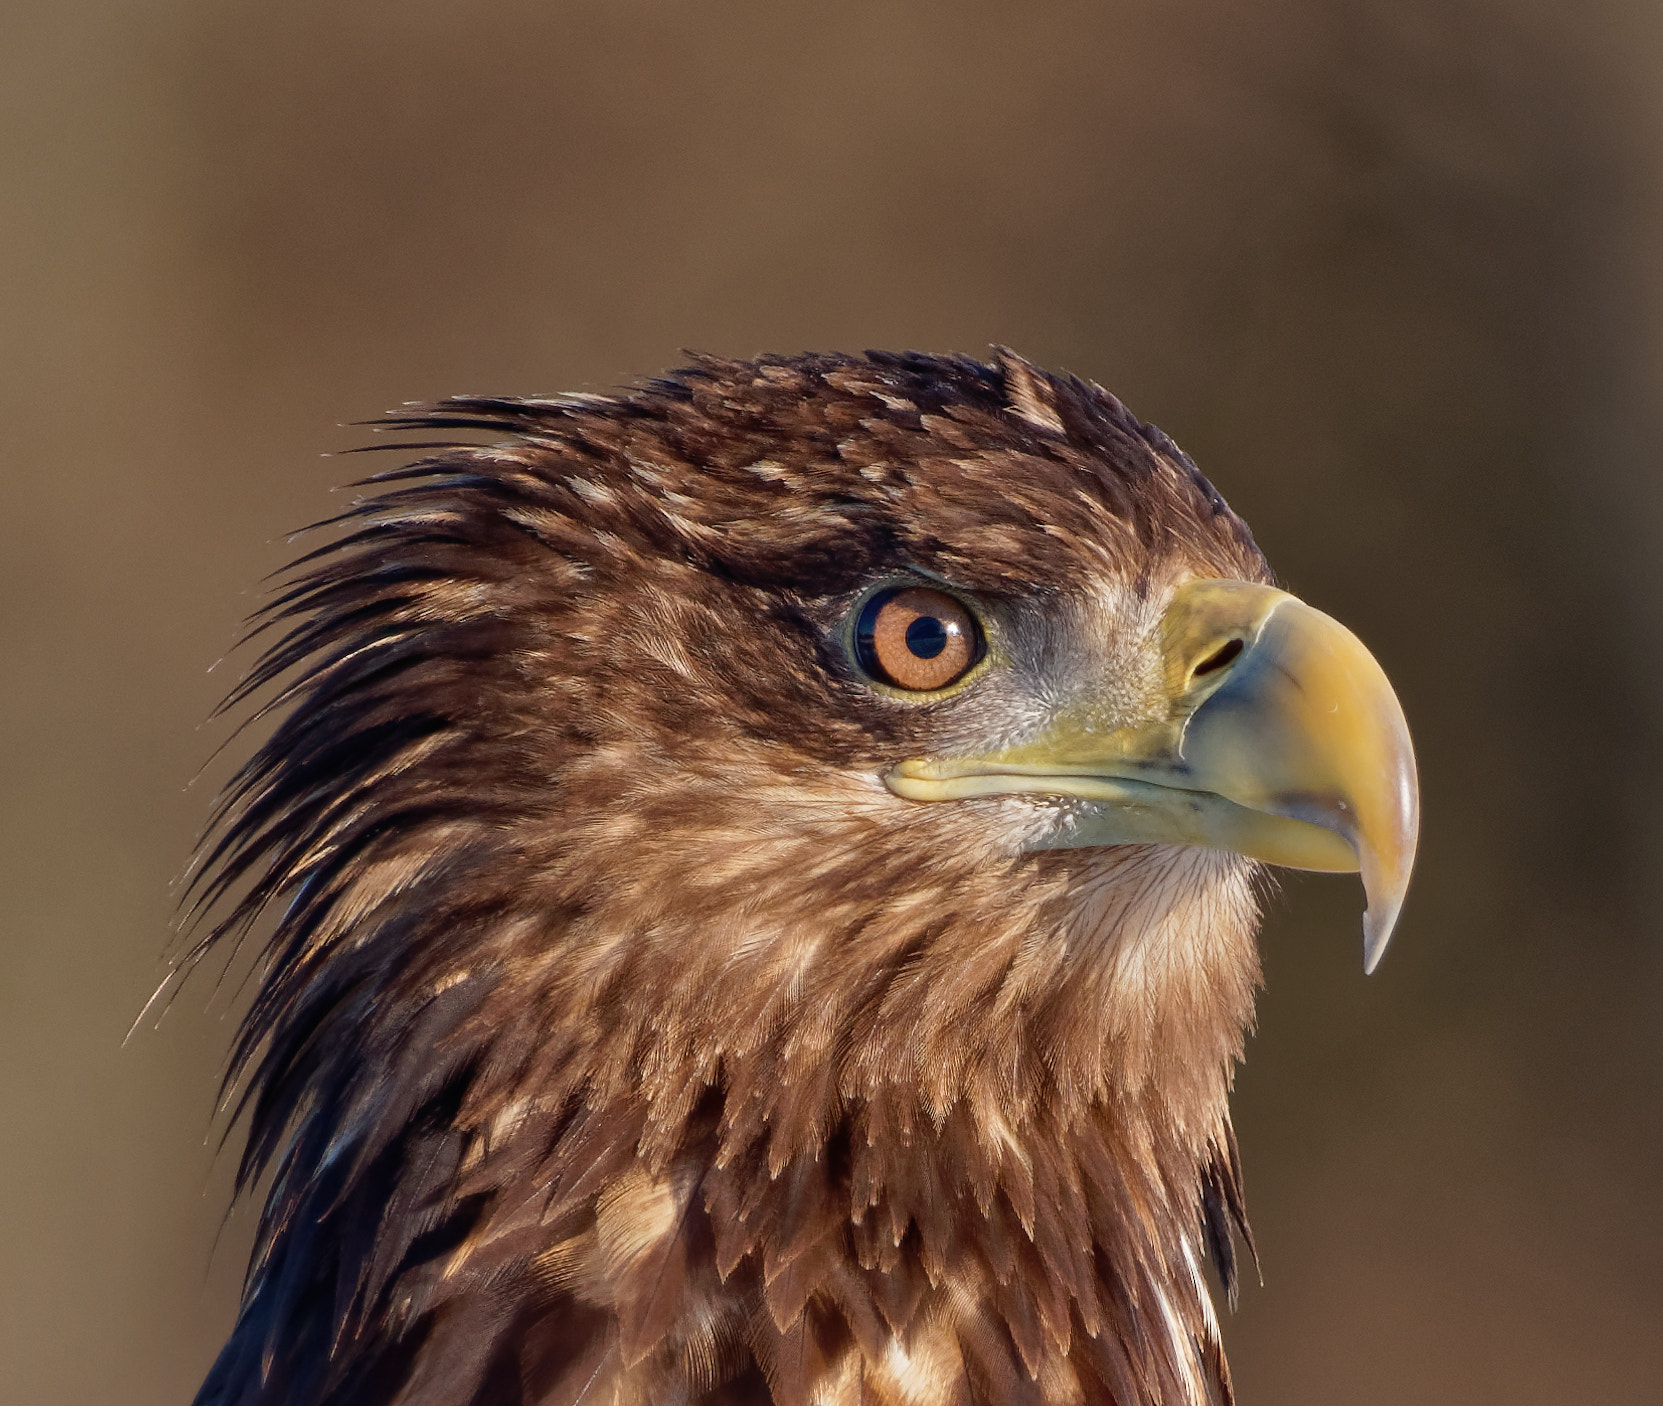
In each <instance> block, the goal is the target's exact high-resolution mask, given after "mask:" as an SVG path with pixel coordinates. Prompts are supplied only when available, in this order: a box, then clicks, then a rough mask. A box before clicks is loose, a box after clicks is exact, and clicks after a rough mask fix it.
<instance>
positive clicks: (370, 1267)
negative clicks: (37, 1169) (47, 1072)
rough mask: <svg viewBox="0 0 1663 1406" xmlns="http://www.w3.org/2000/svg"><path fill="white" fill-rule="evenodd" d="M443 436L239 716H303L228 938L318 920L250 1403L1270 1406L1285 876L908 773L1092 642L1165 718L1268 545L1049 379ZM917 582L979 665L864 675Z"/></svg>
mask: <svg viewBox="0 0 1663 1406" xmlns="http://www.w3.org/2000/svg"><path fill="white" fill-rule="evenodd" d="M395 423H396V424H397V425H398V426H400V427H402V428H407V429H414V430H418V431H423V432H425V434H426V436H427V438H428V439H430V440H431V439H432V438H433V437H434V436H435V435H436V434H437V435H440V436H442V437H446V439H447V442H446V443H443V444H440V445H434V444H432V443H428V444H425V445H422V446H420V447H421V448H423V449H425V450H427V451H429V452H430V454H431V457H428V458H425V459H423V460H421V461H420V462H419V463H416V464H413V465H411V466H410V467H407V468H403V469H399V470H396V471H394V472H391V473H387V474H382V475H379V476H377V477H376V478H374V479H372V480H370V481H369V482H370V483H371V484H372V485H374V488H373V491H372V492H371V493H370V495H369V496H366V497H365V498H363V499H362V500H360V501H359V502H357V503H356V504H355V505H354V506H353V507H352V508H351V509H350V510H349V511H348V512H347V513H346V514H345V515H344V516H343V517H342V518H341V519H339V520H338V521H337V524H336V526H337V527H338V529H339V536H338V537H337V539H336V540H334V541H333V542H332V543H331V544H330V545H328V546H325V547H323V548H322V549H320V550H319V551H318V552H315V553H313V554H312V555H311V556H309V557H307V558H303V559H302V561H301V563H300V564H299V565H298V567H297V568H296V570H297V573H298V574H297V575H296V577H295V578H294V579H293V582H292V585H291V586H290V587H289V589H287V591H286V593H284V594H282V595H281V596H280V597H279V598H278V599H277V600H276V601H275V603H274V604H273V605H272V606H270V607H269V608H268V609H267V611H266V612H265V614H264V616H263V617H262V618H261V621H260V627H261V628H262V629H275V630H277V631H279V632H283V631H286V633H283V634H282V636H281V639H280V641H279V642H278V643H276V644H274V645H273V646H272V647H271V648H270V650H269V652H268V653H267V654H266V655H265V656H264V657H263V658H262V659H261V661H260V662H259V664H258V665H257V666H256V667H255V669H254V671H253V673H252V675H251V676H250V677H249V678H248V679H247V680H246V681H245V682H244V683H243V685H242V686H241V687H240V688H239V689H238V690H237V693H236V695H235V697H234V699H233V702H240V701H242V700H244V699H247V698H250V697H253V696H258V695H265V694H270V695H271V698H270V701H269V702H268V704H267V707H268V708H269V709H270V710H271V711H272V713H273V715H274V716H277V717H280V719H281V721H279V722H278V723H277V724H276V726H275V729H274V731H273V732H272V734H271V736H270V738H269V740H267V741H266V742H265V744H264V746H263V747H262V748H261V749H260V750H259V752H258V753H257V754H256V755H255V757H254V758H253V760H251V761H250V762H249V763H248V765H247V766H246V767H245V768H244V770H243V771H242V772H241V774H240V775H239V777H238V778H237V780H236V782H235V783H234V784H233V786H232V787H231V788H230V791H229V793H228V795H227V797H226V798H225V800H224V801H223V802H222V806H221V809H220V811H219V813H218V816H217V821H216V834H215V837H214V838H213V839H212V840H211V842H210V844H209V846H208V847H207V849H206V855H205V865H204V868H203V871H202V875H201V876H200V878H199V880H198V895H197V901H198V903H199V904H203V905H209V906H212V905H215V904H222V905H224V907H225V909H226V916H224V917H223V918H222V920H220V921H219V922H218V925H217V926H215V927H213V928H212V931H211V932H210V933H209V934H208V935H207V936H206V937H205V938H204V939H203V941H202V943H201V944H200V945H199V946H198V948H197V950H196V952H195V954H194V955H195V956H197V957H200V956H201V955H203V954H204V953H205V952H208V951H210V950H212V949H214V948H216V947H218V946H220V945H221V944H227V943H230V942H231V941H233V940H235V938H236V937H237V935H238V934H240V933H241V932H243V931H244V930H245V929H247V928H249V927H250V925H252V924H255V923H256V921H257V920H258V919H259V918H260V915H261V914H263V913H269V914H272V915H274V918H273V919H272V922H273V923H274V926H272V927H271V931H270V936H269V939H267V944H268V945H267V947H266V949H265V952H266V955H265V961H264V964H263V966H262V968H261V974H260V979H259V984H258V991H257V994H256V996H255V999H254V1002H253V1006H252V1009H251V1010H250V1012H249V1015H248V1017H247V1021H246V1023H245V1025H244V1027H243V1030H242V1034H241V1038H240V1040H239V1042H238V1044H237V1047H236V1051H235V1072H236V1076H237V1077H239V1078H240V1079H242V1080H243V1081H244V1085H245V1088H246V1092H245V1099H246V1104H247V1108H248V1109H249V1110H250V1128H249V1138H248V1146H247V1150H246V1153H245V1156H244V1160H243V1166H242V1180H243V1184H244V1185H245V1186H246V1185H249V1184H252V1183H253V1182H254V1181H255V1180H256V1179H257V1178H258V1177H260V1176H261V1175H262V1174H264V1173H267V1172H269V1173H270V1176H271V1182H270V1190H269V1193H268V1196H267V1201H266V1205H265V1211H264V1215H263V1217H262V1220H261V1226H260V1234H259V1240H258V1245H257V1247H256V1250H255V1254H254V1258H253V1263H252V1265H251V1267H250V1270H249V1277H248V1282H247V1288H246V1291H245V1295H244V1300H243V1305H242V1310H241V1314H240V1316H239V1318H238V1320H237V1324H236V1327H235V1329H234V1331H233V1332H232V1335H231V1337H230V1340H229V1341H228V1343H227V1344H226V1346H225V1348H224V1350H223V1352H222V1353H221V1355H220V1357H219V1360H218V1361H217V1362H216V1364H215V1365H214V1368H213V1370H212V1372H211V1373H210V1375H209V1377H208V1380H207V1382H206V1384H205V1385H204V1386H203V1388H202V1391H201V1394H200V1396H199V1397H198V1401H199V1402H201V1403H204V1404H206V1403H214V1404H215V1406H220V1404H221V1403H223V1406H255V1403H261V1406H267V1404H268V1403H269V1406H276V1404H277V1403H283V1406H321V1403H340V1406H346V1403H352V1406H375V1403H381V1402H389V1403H390V1402H395V1401H396V1402H400V1403H409V1406H462V1404H463V1403H505V1402H515V1403H518V1402H527V1403H532V1402H535V1403H546V1406H611V1403H617V1406H647V1404H648V1403H652V1404H653V1406H669V1404H670V1403H683V1402H685V1403H692V1402H708V1403H718V1402H722V1403H726V1402H733V1403H738V1402H747V1403H751V1402H754V1403H762V1402H766V1401H769V1400H770V1399H771V1400H772V1401H774V1402H776V1403H778V1404H779V1406H808V1403H811V1402H814V1403H845V1402H847V1403H854V1402H860V1401H869V1402H876V1403H885V1404H886V1406H887V1404H888V1403H897V1406H899V1404H900V1403H905V1406H935V1404H936V1403H949V1402H952V1403H961V1402H962V1403H970V1402H1033V1403H1036V1406H1038V1403H1044V1406H1065V1403H1067V1404H1068V1406H1072V1404H1073V1403H1086V1402H1093V1403H1106V1402H1114V1403H1120V1406H1140V1404H1142V1403H1201V1402H1223V1401H1227V1400H1228V1399H1229V1396H1230V1389H1229V1379H1228V1373H1227V1371H1226V1368H1225V1365H1224V1360H1223V1357H1222V1355H1221V1352H1220V1349H1219V1344H1218V1333H1217V1325H1216V1322H1215V1320H1214V1317H1213V1311H1212V1308H1211V1306H1210V1304H1209V1302H1208V1291H1207V1287H1206V1282H1205V1279H1204V1274H1203V1266H1204V1264H1205V1263H1206V1262H1207V1261H1208V1260H1209V1259H1210V1261H1211V1263H1212V1265H1213V1266H1214V1268H1215V1270H1216V1273H1217V1275H1218V1277H1219V1279H1220V1280H1221V1281H1222V1284H1223V1286H1224V1287H1225V1289H1226V1291H1227V1292H1229V1293H1231V1294H1233V1293H1234V1286H1235V1280H1236V1260H1235V1255H1234V1251H1233V1247H1232V1236H1233V1235H1241V1236H1245V1235H1246V1233H1247V1228H1246V1222H1245V1220H1244V1218H1243V1210H1242V1201H1241V1189H1240V1188H1241V1182H1240V1173H1239V1169H1238V1166H1237V1158H1236V1150H1235V1141H1234V1137H1233V1135H1232V1132H1231V1128H1230V1120H1229V1114H1228V1110H1227V1106H1226V1098H1227V1092H1228V1089H1229V1085H1230V1080H1231V1072H1232V1069H1233V1067H1234V1062H1235V1061H1236V1059H1237V1058H1238V1057H1239V1055H1240V1053H1241V1048H1242V1037H1243V1032H1244V1030H1245V1028H1246V1026H1247V1024H1248V1022H1249V1020H1250V1018H1251V1010H1252V995H1253V991H1254V988H1255V983H1256V981H1257V979H1258V971H1259V968H1258V963H1257V956H1256V950H1255V945H1254V934H1255V929H1256V924H1257V910H1256V905H1255V900H1254V895H1253V887H1254V878H1255V874H1256V872H1257V871H1258V866H1257V865H1256V864H1255V863H1254V862H1253V861H1251V860H1248V859H1245V858H1242V857H1240V856H1238V855H1233V854H1227V853H1223V852H1220V851H1218V850H1213V849H1202V848H1184V847H1179V846H1175V845H1108V846H1099V847H1095V848H1078V849H1071V848H1043V849H1032V848H1028V847H1026V846H1025V837H1027V836H1030V835H1031V834H1032V833H1034V832H1035V831H1036V827H1038V826H1040V825H1042V824H1051V823H1054V822H1055V819H1056V816H1057V814H1058V808H1059V806H1060V805H1061V806H1064V808H1066V807H1065V803H1058V802H1047V801H1043V800H1037V799H1035V798H1033V797H1029V796H982V797H976V798H972V799H967V800H963V801H959V802H955V803H953V804H950V805H929V804H918V803H915V802H913V801H909V800H904V799H901V798H900V797H899V796H897V795H895V794H893V793H892V792H891V791H890V790H889V789H887V788H886V786H885V785H884V784H883V781H882V779H881V778H882V777H883V775H884V774H885V772H886V769H888V768H890V767H892V766H893V765H895V764H896V763H897V762H899V761H901V760H903V759H905V758H907V757H913V756H929V755H939V754H952V753H954V752H955V751H962V750H964V749H965V748H967V747H974V746H985V745H989V744H988V739H990V738H991V739H995V740H998V739H1003V738H1009V737H1015V736H1018V735H1020V734H1021V733H1022V731H1023V729H1024V728H1025V727H1027V726H1028V724H1029V723H1030V722H1031V721H1032V719H1033V718H1034V717H1035V716H1037V715H1038V714H1039V713H1042V712H1043V711H1044V710H1045V709H1046V708H1048V707H1050V706H1052V705H1053V704H1054V703H1056V702H1057V701H1058V700H1059V699H1062V698H1064V697H1065V696H1066V695H1067V694H1068V690H1069V688H1070V686H1071V684H1070V680H1071V679H1073V678H1075V676H1076V673H1077V671H1078V669H1079V668H1081V667H1084V665H1085V664H1089V666H1090V670H1091V672H1092V675H1093V677H1095V678H1098V679H1103V678H1107V679H1110V680H1111V681H1114V686H1113V688H1111V689H1110V695H1111V705H1112V707H1113V708H1114V709H1116V710H1118V716H1119V717H1120V719H1121V721H1128V720H1131V721H1135V720H1137V719H1138V718H1140V717H1142V716H1143V715H1144V714H1145V713H1147V712H1148V711H1149V709H1150V708H1151V707H1152V706H1153V705H1152V704H1151V702H1150V698H1151V692H1150V686H1149V681H1148V679H1147V678H1146V673H1147V670H1146V669H1145V668H1144V666H1143V665H1142V664H1141V663H1140V662H1139V661H1140V656H1139V653H1138V649H1139V647H1140V641H1143V640H1145V638H1146V637H1147V635H1148V631H1149V628H1150V622H1151V621H1152V620H1153V619H1155V618H1156V615H1157V613H1158V610H1159V608H1160V606H1161V605H1162V603H1163V602H1164V601H1166V600H1167V599H1168V598H1169V597H1170V596H1171V593H1172V591H1173V589H1174V587H1175V586H1176V585H1177V584H1178V583H1180V582H1182V581H1184V580H1186V579H1190V578H1198V577H1199V578H1211V577H1219V578H1234V579H1237V580H1244V581H1250V582H1257V581H1264V580H1266V579H1267V578H1268V572H1267V568H1266V566H1265V563H1264V561H1263V559H1262V558H1261V556H1260V554H1259V552H1258V551H1257V549H1256V548H1255V547H1254V544H1253V541H1252V538H1251V536H1250V535H1249V533H1248V531H1247V529H1246V527H1245V526H1244V525H1243V524H1242V522H1241V521H1240V520H1239V519H1238V518H1236V517H1235V516H1234V515H1233V514H1232V513H1231V512H1230V510H1229V509H1228V508H1227V507H1226V506H1225V504H1224V502H1223V501H1222V499H1221V498H1220V497H1219V495H1218V494H1217V493H1216V492H1215V491H1214V490H1213V489H1212V487H1211V486H1210V485H1209V484H1208V483H1207V482H1206V480H1205V479H1203V478H1202V477H1201V475H1200V474H1199V472H1197V470H1196V469H1195V467H1194V466H1193V465H1192V464H1191V463H1190V461H1189V460H1188V459H1187V458H1186V457H1185V456H1184V455H1183V454H1182V453H1181V452H1180V451H1179V450H1178V448H1177V447H1176V446H1175V445H1174V444H1173V443H1172V442H1171V441H1170V440H1169V439H1167V438H1166V437H1165V436H1164V435H1162V434H1161V433H1160V432H1159V431H1157V430H1154V429H1152V428H1151V427H1149V426H1146V425H1143V424H1140V423H1139V422H1138V421H1137V420H1136V419H1134V418H1133V417H1132V416H1131V415H1130V414H1128V413H1127V411H1126V410H1125V409H1124V408H1123V407H1122V406H1121V405H1120V404H1119V403H1118V402H1117V401H1116V400H1115V399H1114V398H1113V397H1112V396H1110V395H1108V394H1107V393H1105V392H1104V391H1102V390H1101V389H1100V388H1098V387H1096V386H1091V385H1086V384H1083V383H1081V382H1079V381H1076V380H1072V379H1059V378H1053V377H1051V376H1048V375H1046V374H1045V373H1043V372H1040V371H1038V370H1037V369H1035V368H1033V367H1031V366H1029V365H1028V364H1027V363H1025V362H1023V361H1021V360H1020V359H1018V358H1016V357H1014V356H1010V355H1008V354H1001V355H1000V357H999V358H998V359H997V360H996V362H995V364H993V365H982V364H979V363H977V362H974V361H971V360H968V359H962V358H951V359H943V358H935V357H927V356H922V355H915V354H908V355H882V354H870V355H868V356H866V357H864V358H850V357H843V356H804V357H794V358H779V359H764V360H760V361H757V362H754V363H738V362H723V361H716V360H704V361H700V362H699V363H698V364H696V365H695V366H693V367H692V368H691V369H688V370H686V371H683V372H680V373H678V374H676V375H674V376H672V377H670V378H668V379H666V380H662V381H658V382H655V383H652V384H651V385H649V386H647V387H646V388H645V389H642V390H640V391H637V392H634V393H631V394H624V395H620V396H619V397H617V398H615V399H603V398H590V397H581V398H571V399H557V400H546V401H538V400H531V401H516V400H489V399H459V400H453V401H448V402H445V403H443V404H439V405H436V406H432V407H428V408H424V409H420V410H415V411H412V412H410V413H407V414H405V415H402V416H399V417H398V418H397V420H396V422H395ZM453 432H466V433H468V434H473V435H477V434H478V433H479V432H483V434H484V435H485V436H486V437H487V439H488V440H489V442H488V443H483V444H459V443H450V442H448V439H449V437H451V436H452V433H453ZM887 581H901V582H920V581H921V582H924V583H931V582H943V583H949V584H950V586H951V589H952V590H953V591H955V592H958V593H960V594H961V595H962V596H963V597H964V598H965V599H966V600H969V601H972V602H974V604H975V607H976V609H977V610H978V611H980V612H981V613H982V617H983V619H984V620H985V622H986V628H987V630H988V632H989V635H988V637H989V646H988V647H989V649H990V651H992V655H991V656H990V657H991V658H992V662H991V663H990V664H989V665H988V666H987V667H986V668H984V669H983V670H982V672H981V673H979V674H977V675H976V677H975V682H974V684H973V685H970V686H967V687H965V688H963V689H961V690H958V691H956V692H949V693H948V694H947V695H945V696H941V697H936V696H933V695H931V696H920V697H919V698H916V699H915V698H908V697H901V696H897V691H896V690H894V689H887V688H884V687H878V686H875V685H874V683H873V681H872V679H871V678H869V677H866V676H864V675H863V673H862V671H861V669H860V667H859V666H858V664H857V662H856V661H855V660H854V659H853V658H852V657H851V654H850V651H849V648H848V645H847V638H848V635H847V628H848V627H847V622H848V620H849V619H850V618H851V612H852V611H854V610H856V609H857V607H858V605H859V602H860V600H861V599H862V598H863V595H864V594H865V593H868V592H869V591H870V590H871V588H872V587H873V586H874V585H875V584H882V583H884V582H887ZM995 656H996V657H995Z"/></svg>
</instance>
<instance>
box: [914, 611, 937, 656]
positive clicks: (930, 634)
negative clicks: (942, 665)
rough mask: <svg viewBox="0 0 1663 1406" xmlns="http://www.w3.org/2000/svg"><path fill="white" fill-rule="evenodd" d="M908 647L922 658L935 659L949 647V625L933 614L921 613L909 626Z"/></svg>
mask: <svg viewBox="0 0 1663 1406" xmlns="http://www.w3.org/2000/svg"><path fill="white" fill-rule="evenodd" d="M907 648H908V649H909V650H911V651H912V652H913V654H915V655H917V656H918V658H920V659H934V658H935V657H936V655H938V654H940V653H941V651H942V650H944V649H946V648H947V627H946V626H945V625H943V624H942V623H941V621H939V620H937V619H936V618H935V616H933V615H920V616H919V617H918V618H917V619H916V620H914V621H913V622H912V624H910V625H908V626H907Z"/></svg>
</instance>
